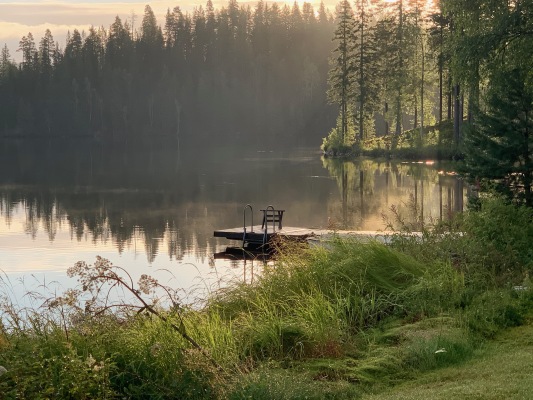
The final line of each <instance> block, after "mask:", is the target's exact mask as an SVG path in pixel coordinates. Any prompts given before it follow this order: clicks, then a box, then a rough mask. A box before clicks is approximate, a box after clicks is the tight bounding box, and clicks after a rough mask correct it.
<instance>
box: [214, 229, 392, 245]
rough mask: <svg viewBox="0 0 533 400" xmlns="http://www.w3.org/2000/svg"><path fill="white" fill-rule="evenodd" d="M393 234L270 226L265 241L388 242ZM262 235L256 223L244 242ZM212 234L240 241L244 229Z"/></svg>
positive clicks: (260, 240)
mask: <svg viewBox="0 0 533 400" xmlns="http://www.w3.org/2000/svg"><path fill="white" fill-rule="evenodd" d="M393 234H394V232H387V231H350V230H332V229H313V228H296V227H288V226H287V227H285V226H284V227H283V228H282V229H276V231H275V232H272V229H271V228H270V229H269V230H268V232H267V237H266V243H269V242H270V241H271V240H272V239H273V238H274V237H279V238H280V239H288V240H296V241H303V240H307V241H308V242H310V243H312V244H319V243H320V242H321V241H328V240H331V239H332V238H333V237H342V238H352V239H357V240H362V241H368V240H378V241H380V242H382V243H389V242H390V239H391V236H392V235H393ZM264 235H265V230H264V229H263V228H262V227H261V225H256V226H254V227H253V229H250V227H248V228H247V229H246V242H249V243H262V242H263V238H264ZM214 236H215V237H220V238H226V239H228V240H239V241H241V242H242V241H243V238H244V229H243V227H239V228H230V229H221V230H216V231H215V232H214Z"/></svg>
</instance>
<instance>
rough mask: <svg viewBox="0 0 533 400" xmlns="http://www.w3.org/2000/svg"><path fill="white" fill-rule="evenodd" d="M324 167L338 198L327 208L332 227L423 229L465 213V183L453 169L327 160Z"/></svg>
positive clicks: (377, 162) (405, 164) (431, 163)
mask: <svg viewBox="0 0 533 400" xmlns="http://www.w3.org/2000/svg"><path fill="white" fill-rule="evenodd" d="M322 162H323V164H324V167H325V168H326V169H327V170H328V171H329V173H330V174H331V175H332V176H334V177H335V178H336V181H337V186H338V188H339V192H340V198H341V201H340V202H339V203H331V204H330V205H329V214H330V215H331V216H333V217H334V218H335V219H332V220H331V221H330V223H331V225H332V226H334V227H338V228H342V229H358V230H375V229H383V228H384V227H386V226H388V225H393V226H394V222H395V221H394V219H395V217H399V218H401V219H402V220H405V221H406V222H407V223H409V224H411V225H416V224H419V225H422V224H423V223H428V222H435V221H436V220H437V219H438V220H443V219H449V218H451V216H452V215H453V214H454V213H456V212H460V211H463V207H464V198H465V189H464V186H463V181H462V180H461V179H459V178H458V177H457V176H456V175H455V174H454V173H453V172H451V169H450V167H452V166H451V165H442V164H441V165H439V166H437V165H435V163H434V162H423V163H420V162H416V163H415V162H403V163H402V162H400V163H398V162H391V161H383V162H379V161H374V160H365V159H362V160H359V161H356V162H352V161H342V160H336V159H330V158H323V159H322ZM419 228H421V226H419Z"/></svg>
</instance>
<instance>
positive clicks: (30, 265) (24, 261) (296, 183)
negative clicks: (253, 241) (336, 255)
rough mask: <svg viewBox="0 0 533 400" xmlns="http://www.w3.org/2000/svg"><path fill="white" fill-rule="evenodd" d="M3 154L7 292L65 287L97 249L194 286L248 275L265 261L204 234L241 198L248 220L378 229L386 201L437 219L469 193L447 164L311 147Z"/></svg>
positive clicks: (230, 215) (229, 221)
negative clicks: (231, 253)
mask: <svg viewBox="0 0 533 400" xmlns="http://www.w3.org/2000/svg"><path fill="white" fill-rule="evenodd" d="M185 150H187V149H185ZM1 152H2V153H1V154H2V157H1V159H0V163H1V165H0V167H1V170H0V270H1V271H2V272H3V281H4V282H8V284H5V283H4V285H3V286H2V287H0V290H2V291H4V293H3V294H4V295H8V296H9V297H11V298H19V297H20V296H22V293H23V291H24V290H23V289H21V288H25V289H28V288H32V289H33V288H35V287H38V285H41V284H42V285H43V287H46V288H47V290H52V291H53V290H61V289H62V288H66V287H70V286H73V285H75V281H73V280H69V279H68V278H67V277H66V270H67V268H69V267H70V266H72V265H74V263H76V262H77V261H80V260H83V261H86V262H88V263H93V262H94V260H95V258H96V256H97V255H100V256H102V257H104V258H107V259H109V260H110V261H112V262H113V263H114V264H116V265H120V266H122V267H124V268H126V269H127V270H128V271H129V272H130V273H131V274H132V275H133V276H134V277H137V276H139V275H140V274H142V273H148V274H154V275H156V276H158V278H159V279H160V280H166V281H168V283H169V284H170V285H172V286H175V287H180V288H183V289H184V290H185V291H187V292H188V293H202V295H203V294H205V291H206V290H213V289H216V288H217V287H218V285H220V284H221V283H220V282H221V281H226V280H228V279H239V280H246V281H250V280H251V279H252V276H253V273H254V272H257V271H258V270H260V268H261V266H262V263H261V262H260V261H257V260H256V261H250V260H248V261H246V262H244V261H235V260H233V261H230V260H226V259H219V258H218V257H217V258H215V256H214V255H215V253H219V252H223V251H224V250H225V248H226V247H227V246H228V245H234V246H238V245H239V243H236V242H233V243H231V242H228V241H226V240H225V239H215V238H214V237H213V231H214V230H215V229H221V228H229V227H238V226H242V223H243V207H244V205H246V204H247V203H250V204H252V205H253V206H254V210H255V216H254V217H255V218H254V219H255V221H259V220H260V215H259V209H261V208H264V207H266V206H267V205H269V204H272V205H274V207H276V208H283V209H285V210H286V212H285V216H284V225H285V226H297V227H308V228H328V227H335V228H339V229H340V228H344V229H357V230H382V229H385V228H386V221H387V219H389V220H391V221H393V218H392V212H391V207H392V208H396V209H397V210H398V212H399V213H400V214H401V215H403V216H404V217H405V218H406V219H407V220H412V219H413V218H414V214H418V215H423V218H424V219H425V220H426V221H429V220H438V219H440V218H448V217H449V215H450V214H451V213H453V212H455V211H460V210H462V208H463V204H464V198H465V193H466V189H465V187H464V186H463V183H462V181H461V180H459V179H457V178H456V177H455V176H454V175H453V174H452V173H450V172H449V171H450V170H449V169H448V168H449V166H445V165H438V164H437V163H433V162H420V163H398V162H385V161H382V162H378V161H372V160H360V161H357V162H341V161H338V160H329V159H322V158H321V156H320V153H319V152H317V151H316V149H310V148H299V149H293V150H291V151H271V150H268V149H248V150H246V151H237V150H235V149H233V148H218V149H214V150H205V149H202V150H198V149H196V150H194V151H184V150H183V149H182V152H181V153H182V154H181V155H180V156H179V157H178V156H177V155H176V152H175V151H173V150H171V149H165V150H160V151H157V150H154V149H151V150H150V151H145V152H142V153H137V154H136V155H132V154H121V153H120V152H116V151H113V152H112V153H111V152H106V151H105V150H104V149H101V148H97V149H95V148H92V147H89V148H86V149H84V150H83V151H80V149H79V148H74V147H73V148H69V147H68V146H64V147H62V149H61V151H59V152H58V149H56V148H53V149H52V148H49V147H48V148H47V147H46V146H43V147H42V148H40V151H38V152H33V153H31V152H29V151H28V149H27V148H26V147H25V146H23V145H21V144H20V143H19V144H17V143H10V144H7V145H6V144H4V145H3V148H2V150H1ZM415 208H416V210H417V211H416V212H414V209H415ZM254 269H255V271H254ZM195 289H196V291H195ZM191 291H192V292H191ZM190 296H192V295H191V294H190Z"/></svg>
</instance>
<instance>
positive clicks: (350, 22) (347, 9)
mask: <svg viewBox="0 0 533 400" xmlns="http://www.w3.org/2000/svg"><path fill="white" fill-rule="evenodd" d="M336 18H337V28H336V29H335V33H334V36H333V40H334V41H335V42H336V43H337V45H336V47H335V49H334V50H333V56H332V58H331V69H330V71H329V77H328V83H329V90H328V100H329V101H330V102H331V103H332V104H338V105H339V109H340V110H339V112H340V130H341V132H340V133H341V142H342V143H343V144H344V140H345V138H346V135H347V131H348V118H349V117H350V116H349V115H348V110H349V107H348V104H349V102H350V99H351V97H352V95H351V89H352V72H353V53H352V52H351V49H352V48H353V45H352V40H353V32H354V24H355V22H354V14H353V10H352V7H351V6H350V3H349V1H348V0H343V1H342V2H341V3H339V5H338V6H337V10H336Z"/></svg>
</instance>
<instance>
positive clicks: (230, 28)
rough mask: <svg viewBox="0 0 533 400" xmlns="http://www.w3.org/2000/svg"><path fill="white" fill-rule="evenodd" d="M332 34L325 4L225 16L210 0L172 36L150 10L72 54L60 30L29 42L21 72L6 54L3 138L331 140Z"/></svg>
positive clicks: (0, 89) (174, 18)
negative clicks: (57, 36) (309, 136)
mask: <svg viewBox="0 0 533 400" xmlns="http://www.w3.org/2000/svg"><path fill="white" fill-rule="evenodd" d="M333 27H334V24H333V19H332V17H331V16H330V15H329V14H328V12H327V11H326V9H325V8H324V6H323V4H322V5H321V6H320V9H319V10H316V12H315V10H314V9H313V7H312V6H311V5H310V4H309V3H304V4H303V5H302V6H301V7H300V6H299V5H298V4H297V3H295V4H294V5H293V6H292V7H289V6H279V5H277V4H267V3H265V2H263V1H260V2H259V3H257V5H256V6H255V8H254V9H251V8H250V7H249V6H242V5H239V4H238V3H237V1H236V0H230V1H229V3H228V4H227V6H226V7H223V8H222V9H220V10H215V9H214V8H213V4H212V3H211V1H210V0H208V2H207V5H206V7H205V8H203V7H199V8H197V9H195V10H194V12H193V13H192V14H189V13H185V12H183V11H182V10H181V9H180V7H179V6H177V7H175V8H174V9H173V10H168V12H167V15H166V18H165V23H164V26H163V27H161V26H159V25H158V23H157V21H156V18H155V16H154V13H153V11H152V9H151V8H150V6H148V5H147V6H146V7H145V12H144V16H143V18H142V23H141V26H140V28H139V29H136V30H134V29H133V28H132V26H131V25H130V24H129V23H128V22H127V21H126V22H124V23H123V22H122V21H121V20H120V18H119V17H116V19H115V21H114V22H113V24H112V25H111V26H110V27H109V29H104V28H96V27H91V28H89V30H88V32H81V33H80V32H79V31H77V30H75V31H74V32H72V33H69V36H68V37H67V41H66V45H65V47H64V49H62V48H61V46H60V45H59V44H58V43H56V42H54V39H53V36H52V33H51V32H50V31H49V30H47V31H46V33H45V35H44V37H43V38H42V39H41V40H40V41H39V42H38V43H36V40H35V39H34V37H33V35H32V34H31V33H29V34H28V35H27V36H24V37H23V38H22V39H21V41H20V48H19V49H18V51H20V52H21V53H22V61H21V62H20V63H19V64H18V65H17V64H15V63H14V62H13V61H12V60H11V56H10V54H9V50H8V49H7V47H5V46H4V49H3V51H2V55H1V58H0V126H1V128H0V134H1V135H4V136H17V137H21V136H36V135H39V136H63V137H76V136H93V137H94V138H95V139H97V140H102V141H111V140H112V141H114V142H118V143H124V144H130V143H146V142H152V143H153V142H154V139H156V138H162V137H167V138H171V139H172V140H175V141H176V142H179V141H180V140H181V141H182V143H183V141H187V140H195V141H197V142H199V143H203V142H202V140H203V139H205V138H206V137H207V135H209V139H210V140H213V141H217V140H218V141H222V140H228V139H229V140H241V141H247V140H250V139H253V140H256V138H255V137H253V135H256V136H257V137H262V138H263V139H265V140H272V139H279V138H285V139H288V140H290V139H294V137H292V136H294V135H296V134H300V133H301V132H302V131H304V130H306V129H307V128H310V127H313V128H314V133H315V135H317V137H320V136H321V135H323V133H322V132H320V131H321V130H324V129H325V127H326V126H327V125H325V124H324V122H325V123H326V124H327V123H331V112H332V111H333V112H334V110H332V109H330V108H328V107H327V106H326V98H325V91H326V82H325V76H326V73H327V69H328V63H327V57H328V54H329V52H330V50H331V34H332V31H333ZM321 124H322V125H321ZM193 136H194V138H193ZM258 140H259V139H258Z"/></svg>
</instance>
